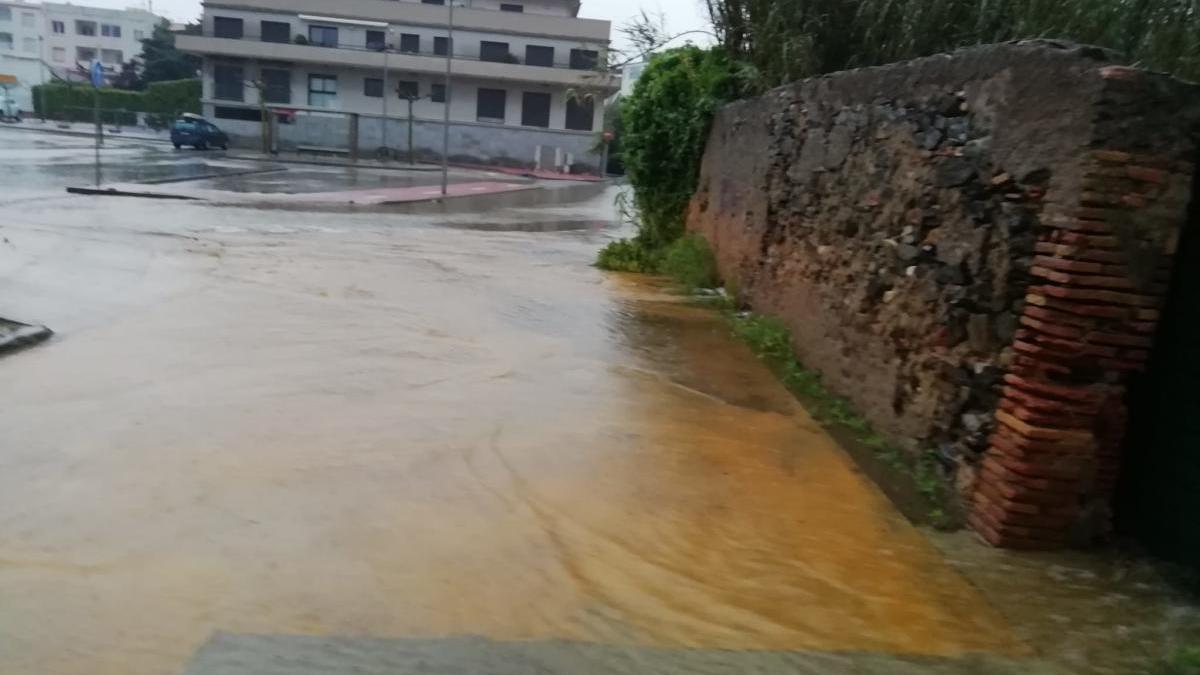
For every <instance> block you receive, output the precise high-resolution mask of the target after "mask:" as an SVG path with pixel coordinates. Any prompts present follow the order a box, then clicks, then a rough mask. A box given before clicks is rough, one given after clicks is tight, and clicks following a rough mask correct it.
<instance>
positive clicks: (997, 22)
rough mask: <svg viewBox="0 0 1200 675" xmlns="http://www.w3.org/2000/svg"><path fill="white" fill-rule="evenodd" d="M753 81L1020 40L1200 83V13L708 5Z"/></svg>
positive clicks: (822, 1) (1007, 5)
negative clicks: (1086, 47) (1077, 49)
mask: <svg viewBox="0 0 1200 675" xmlns="http://www.w3.org/2000/svg"><path fill="white" fill-rule="evenodd" d="M707 5H708V9H709V15H710V17H711V18H712V21H713V26H714V28H715V30H716V32H717V34H718V35H719V37H720V38H721V44H722V45H723V47H724V48H725V49H726V51H727V52H728V53H729V55H730V57H731V58H732V59H734V60H735V61H737V62H738V63H741V64H744V73H745V75H746V77H745V79H746V80H747V81H748V82H750V83H751V84H752V86H753V88H754V89H757V90H762V89H765V88H768V87H772V86H775V85H778V84H782V83H784V82H789V81H792V80H796V79H800V78H803V77H808V76H811V75H816V74H820V73H828V72H834V71H838V70H846V69H848V68H858V67H863V66H873V65H880V64H884V63H891V62H894V61H902V60H905V59H910V58H915V57H918V56H927V55H930V54H936V53H939V52H945V51H950V50H953V49H956V48H959V47H963V46H968V45H973V44H986V43H991V42H1003V41H1006V40H1012V39H1018V38H1033V37H1047V38H1062V39H1070V40H1074V41H1078V42H1084V43H1088V44H1096V45H1100V46H1104V47H1109V48H1112V49H1115V50H1118V51H1120V52H1122V53H1124V54H1126V55H1127V56H1128V58H1129V59H1130V60H1131V61H1133V62H1136V63H1138V64H1140V65H1144V66H1147V67H1150V68H1154V69H1158V70H1165V71H1169V72H1172V73H1175V74H1177V75H1180V76H1182V77H1186V78H1189V79H1197V78H1198V77H1200V11H1197V9H1198V8H1197V6H1196V4H1195V3H1194V2H1188V1H1181V0H1058V1H1055V2H1051V1H1050V0H989V1H988V2H979V0H861V1H859V0H805V1H804V2H784V1H781V0H707Z"/></svg>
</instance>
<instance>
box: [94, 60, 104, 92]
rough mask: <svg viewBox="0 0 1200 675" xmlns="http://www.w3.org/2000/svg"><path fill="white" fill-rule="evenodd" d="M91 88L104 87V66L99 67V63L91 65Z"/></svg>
mask: <svg viewBox="0 0 1200 675" xmlns="http://www.w3.org/2000/svg"><path fill="white" fill-rule="evenodd" d="M92 86H93V87H97V88H99V87H103V86H104V66H102V65H100V62H99V61H97V62H95V63H93V64H92Z"/></svg>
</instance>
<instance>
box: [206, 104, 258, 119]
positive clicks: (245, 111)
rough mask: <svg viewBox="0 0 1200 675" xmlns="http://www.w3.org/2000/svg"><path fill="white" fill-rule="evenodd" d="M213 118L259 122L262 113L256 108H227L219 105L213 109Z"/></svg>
mask: <svg viewBox="0 0 1200 675" xmlns="http://www.w3.org/2000/svg"><path fill="white" fill-rule="evenodd" d="M213 117H216V118H217V119H222V120H242V121H243V122H261V121H262V112H261V111H260V110H259V109H258V108H230V107H229V106H223V105H219V106H217V107H215V108H213Z"/></svg>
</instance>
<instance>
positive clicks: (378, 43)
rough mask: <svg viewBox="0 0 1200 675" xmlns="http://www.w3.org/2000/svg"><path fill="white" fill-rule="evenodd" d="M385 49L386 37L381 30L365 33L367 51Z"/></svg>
mask: <svg viewBox="0 0 1200 675" xmlns="http://www.w3.org/2000/svg"><path fill="white" fill-rule="evenodd" d="M385 47H387V35H386V34H385V33H384V32H383V31H381V30H369V31H367V49H371V50H374V51H377V52H378V51H381V50H383V49H384V48H385Z"/></svg>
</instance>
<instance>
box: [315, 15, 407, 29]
mask: <svg viewBox="0 0 1200 675" xmlns="http://www.w3.org/2000/svg"><path fill="white" fill-rule="evenodd" d="M300 20H301V21H308V22H311V23H341V24H346V25H348V26H366V27H368V28H387V27H388V24H387V23H386V22H384V21H359V20H358V19H339V18H337V17H333V16H315V15H312V14H301V15H300Z"/></svg>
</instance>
